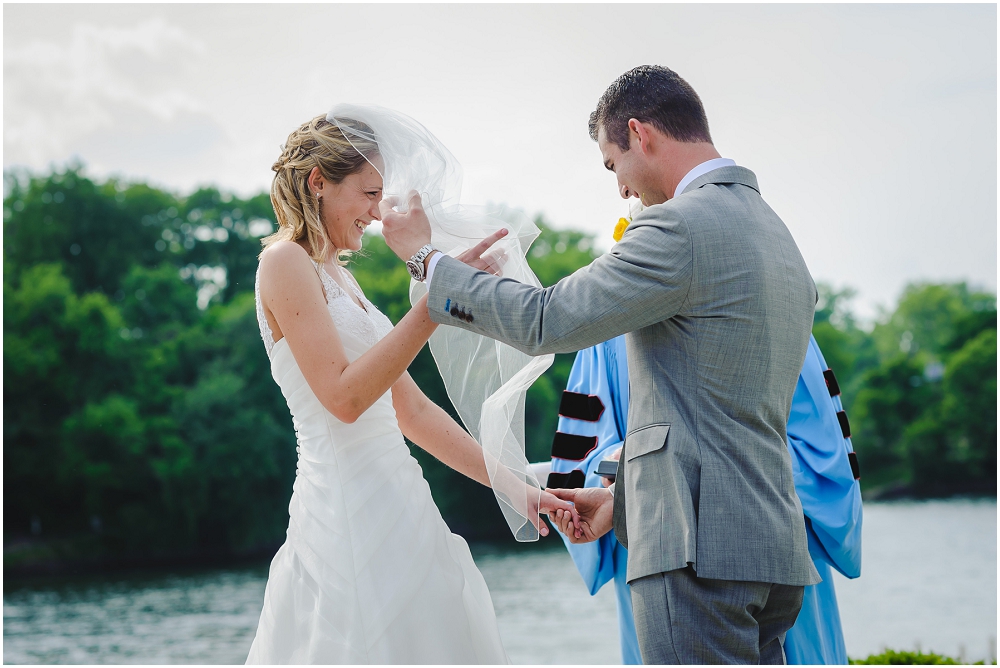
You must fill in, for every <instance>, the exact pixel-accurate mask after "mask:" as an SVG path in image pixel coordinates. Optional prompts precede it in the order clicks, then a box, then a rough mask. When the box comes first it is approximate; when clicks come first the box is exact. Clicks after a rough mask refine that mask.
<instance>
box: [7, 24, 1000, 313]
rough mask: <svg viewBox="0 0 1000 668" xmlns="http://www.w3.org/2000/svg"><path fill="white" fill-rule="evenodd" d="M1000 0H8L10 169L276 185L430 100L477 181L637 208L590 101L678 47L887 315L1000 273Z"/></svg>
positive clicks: (828, 249) (448, 140) (582, 219)
mask: <svg viewBox="0 0 1000 668" xmlns="http://www.w3.org/2000/svg"><path fill="white" fill-rule="evenodd" d="M996 12H997V9H996V5H993V4H973V5H969V4H966V5H929V4H923V5H901V4H896V5H860V4H851V5H826V4H824V5H790V4H778V5H773V4H772V5H749V4H742V5H723V4H707V5H665V4H637V5H625V4H615V5H607V4H582V5H580V4H572V5H571V4H550V5H531V4H509V5H487V4H446V5H423V4H406V5H395V4H345V5H329V4H324V5H319V4H303V5H264V4H254V5H240V4H226V5H195V4H177V5H145V4H142V5H140V4H136V5H132V4H99V5H56V4H34V5H33V4H20V5H18V4H5V5H4V9H3V18H4V22H3V35H4V45H3V49H4V102H3V104H4V114H3V122H4V139H3V143H4V144H3V164H4V170H10V169H19V168H20V169H23V168H27V169H30V170H33V171H36V172H42V171H44V170H46V169H49V168H50V167H52V166H57V167H58V166H60V165H65V164H66V163H67V162H68V161H69V160H71V159H76V160H80V161H82V162H83V163H84V164H85V165H86V170H87V173H89V174H90V175H91V176H93V177H95V178H104V177H107V176H109V175H116V176H119V177H123V178H126V179H131V180H143V181H147V182H150V183H152V184H154V185H157V186H160V187H165V188H168V189H170V190H172V191H175V192H177V193H179V194H184V193H186V192H190V191H191V190H193V189H194V188H196V187H197V186H199V185H215V186H217V187H219V188H221V189H223V190H225V191H229V192H232V193H234V194H238V195H242V196H246V195H250V194H255V193H258V192H260V191H262V190H266V189H267V188H268V187H269V185H270V180H271V176H272V172H271V170H270V166H271V164H272V163H273V162H274V160H275V159H276V158H277V156H278V154H279V150H280V149H279V147H280V145H281V144H282V142H283V141H284V139H285V138H286V137H287V135H288V133H289V132H291V131H292V130H293V129H294V128H295V127H297V126H298V125H299V124H300V123H302V122H304V121H306V120H307V119H309V118H312V117H313V116H316V115H318V114H321V113H325V112H326V111H327V110H328V109H329V108H331V107H332V106H333V105H334V104H336V103H339V102H358V103H375V104H381V105H384V106H387V107H391V108H394V109H397V110H399V111H402V112H404V113H406V114H409V115H410V116H412V117H414V118H416V119H417V120H419V121H420V122H421V123H423V124H424V125H425V126H427V127H428V128H429V129H430V130H431V131H432V132H434V133H435V134H436V135H437V136H438V137H439V138H440V139H441V140H442V141H443V142H444V143H445V145H447V146H448V147H449V148H450V149H451V151H452V152H453V153H454V154H455V156H456V157H457V158H458V159H459V160H460V161H461V162H462V164H463V167H464V172H465V181H464V189H463V201H464V202H465V203H467V204H483V203H487V202H495V203H504V204H507V205H509V206H512V207H516V208H520V209H523V210H524V211H525V212H527V213H528V214H529V215H535V214H538V213H542V214H544V216H545V218H546V220H547V221H549V223H550V224H551V225H552V226H554V227H556V228H574V229H580V230H585V231H588V232H592V233H594V234H596V235H597V242H598V247H599V248H601V249H602V250H606V249H607V248H609V247H610V246H611V245H612V243H613V240H612V238H611V232H612V230H613V229H614V225H615V223H616V222H617V220H618V218H619V217H621V216H623V215H627V212H628V206H627V203H626V202H624V201H623V200H622V199H621V198H620V197H619V195H618V190H617V185H616V181H615V177H614V175H613V174H611V173H610V172H608V171H607V170H605V168H604V166H603V164H602V161H601V155H600V152H599V150H598V149H597V145H596V144H595V143H594V142H593V141H592V140H591V139H590V137H589V136H588V134H587V118H588V116H589V114H590V112H591V111H592V110H593V109H594V107H595V105H596V102H597V100H598V98H599V97H600V96H601V94H602V93H603V92H604V90H605V89H606V88H607V86H608V85H609V84H611V82H612V81H614V79H615V78H616V77H618V76H619V75H620V74H622V73H623V72H625V71H627V70H629V69H631V68H632V67H635V66H637V65H643V64H659V65H665V66H667V67H670V68H671V69H673V70H675V71H676V72H678V73H679V74H680V75H681V76H682V77H684V78H685V79H686V80H687V81H688V82H689V83H690V84H691V85H692V86H693V87H694V88H695V90H696V91H698V94H699V95H700V97H701V99H702V101H703V103H704V105H705V108H706V111H707V114H708V118H709V124H710V127H711V132H712V136H713V139H714V142H715V145H716V147H717V149H718V150H719V152H720V153H721V154H722V155H723V156H724V157H729V158H733V159H734V160H736V161H737V162H738V163H739V164H741V165H743V166H745V167H748V168H749V169H751V170H753V171H754V173H755V174H756V175H757V178H758V181H759V183H760V186H761V193H762V195H763V197H764V199H765V200H766V201H767V202H768V204H770V206H771V207H772V208H773V209H774V210H775V211H776V212H777V213H778V215H779V216H781V218H782V219H783V220H784V222H785V224H786V225H787V226H788V228H789V230H790V231H791V232H792V235H793V236H794V237H795V240H796V242H797V243H798V245H799V248H800V249H801V251H802V254H803V256H804V257H805V259H806V262H807V264H808V266H809V268H810V270H811V272H812V274H813V277H814V278H815V279H816V280H817V281H822V282H825V283H828V284H831V285H833V286H834V287H836V288H844V287H851V288H854V289H855V290H857V292H858V296H857V298H856V299H855V301H854V303H853V306H854V308H855V310H856V312H857V313H858V314H859V315H860V316H862V318H868V319H871V318H874V317H876V315H877V314H878V313H879V309H880V308H886V307H891V306H892V305H893V304H894V303H895V300H896V299H897V298H898V296H899V294H900V292H901V291H902V289H903V287H904V286H905V285H906V284H907V283H908V282H912V281H958V280H964V281H969V282H970V283H971V284H972V285H974V286H976V287H980V288H985V289H989V290H991V291H995V290H996V282H997V13H996Z"/></svg>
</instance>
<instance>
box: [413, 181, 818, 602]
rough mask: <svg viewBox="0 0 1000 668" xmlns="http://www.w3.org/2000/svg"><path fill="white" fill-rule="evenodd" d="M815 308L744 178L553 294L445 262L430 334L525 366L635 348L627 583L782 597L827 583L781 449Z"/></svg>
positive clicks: (810, 289)
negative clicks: (454, 337) (609, 347)
mask: <svg viewBox="0 0 1000 668" xmlns="http://www.w3.org/2000/svg"><path fill="white" fill-rule="evenodd" d="M815 305H816V287H815V285H814V284H813V281H812V278H811V277H810V275H809V270H808V269H807V268H806V264H805V262H804V261H803V259H802V256H801V254H800V253H799V249H798V247H797V246H796V245H795V241H794V240H793V239H792V236H791V234H789V232H788V229H787V228H786V227H785V225H784V223H782V222H781V219H780V218H778V216H777V215H776V214H775V213H774V211H772V210H771V208H770V207H769V206H768V205H767V204H766V203H765V202H764V200H763V199H761V196H760V192H759V189H758V187H757V179H756V178H755V176H754V174H753V172H751V171H750V170H748V169H745V168H742V167H723V168H721V169H716V170H714V171H712V172H709V173H707V174H705V175H703V176H702V177H700V178H698V179H696V180H695V181H693V182H692V183H691V184H690V185H689V186H688V187H687V188H685V190H684V192H683V193H682V194H680V195H678V196H677V197H675V198H674V199H672V200H670V201H668V202H666V203H664V204H660V205H656V206H651V207H649V208H648V209H646V210H645V211H643V212H642V213H641V214H639V215H638V216H636V218H635V220H634V221H633V222H632V224H631V225H630V226H629V228H628V229H627V230H626V232H625V235H624V237H623V238H622V240H621V242H619V243H618V244H616V245H615V246H614V247H613V248H612V249H611V252H610V253H607V254H605V255H603V256H601V257H599V258H597V259H596V260H595V261H594V262H593V263H591V264H590V265H589V266H587V267H584V268H582V269H580V270H579V271H577V272H576V273H574V274H573V275H572V276H568V277H567V278H565V279H563V280H562V281H560V282H559V283H557V284H556V285H554V286H551V287H549V288H545V289H538V288H534V287H532V286H528V285H524V284H522V283H518V282H516V281H513V280H509V279H502V278H497V277H495V276H492V275H490V274H488V273H484V272H480V271H476V270H475V269H472V268H471V267H469V266H467V265H465V264H463V263H461V262H459V261H458V260H455V259H452V258H450V257H444V258H441V260H440V261H439V262H438V264H437V266H436V267H435V270H434V276H433V280H432V282H431V286H430V298H429V301H428V308H429V310H430V313H431V318H432V319H433V320H434V321H435V322H439V323H444V324H448V325H454V326H457V327H462V328H464V329H469V330H472V331H475V332H479V333H481V334H484V335H486V336H489V337H492V338H495V339H499V340H501V341H504V342H506V343H508V344H510V345H511V346H513V347H515V348H517V349H519V350H523V351H524V352H526V353H528V354H530V355H541V354H544V353H559V352H572V351H576V350H581V349H583V348H586V347H588V346H591V345H594V344H596V343H599V342H601V341H605V340H607V339H610V338H613V337H615V336H618V335H619V334H623V333H628V336H627V337H626V345H627V348H628V360H629V376H630V378H631V380H630V383H629V396H630V397H631V399H630V406H629V413H628V434H627V436H626V439H625V448H624V451H623V453H622V463H621V465H620V470H619V476H618V483H617V484H616V485H615V487H616V491H615V495H616V498H615V532H616V534H617V536H618V537H619V539H620V540H621V541H622V543H623V544H626V545H627V547H628V548H629V558H628V579H629V581H631V580H634V579H636V578H640V577H644V576H646V575H652V574H654V573H660V572H664V571H670V570H674V569H678V568H684V567H686V566H687V565H688V564H691V565H693V566H694V568H695V570H696V572H697V574H698V576H699V577H706V578H714V579H722V580H751V581H757V582H769V583H777V584H787V585H807V584H813V583H815V582H818V581H819V579H820V578H819V576H818V574H817V572H816V570H815V568H814V567H813V564H812V560H811V559H810V557H809V552H808V549H807V546H806V532H805V523H804V519H803V515H802V507H801V505H800V503H799V499H798V497H797V496H796V494H795V487H794V484H793V481H792V465H791V458H790V456H789V454H788V448H787V446H786V444H785V425H786V424H787V422H788V414H789V411H790V410H791V403H792V394H793V392H794V390H795V385H796V382H797V379H798V376H799V371H800V370H801V369H802V363H803V361H804V359H805V354H806V347H807V345H808V342H809V333H810V330H811V328H812V321H813V310H814V308H815ZM622 497H624V498H622Z"/></svg>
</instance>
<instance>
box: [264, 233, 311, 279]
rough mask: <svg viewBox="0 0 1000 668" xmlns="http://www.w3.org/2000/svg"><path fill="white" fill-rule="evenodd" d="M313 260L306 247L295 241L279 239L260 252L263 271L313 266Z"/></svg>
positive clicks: (270, 271) (272, 271)
mask: <svg viewBox="0 0 1000 668" xmlns="http://www.w3.org/2000/svg"><path fill="white" fill-rule="evenodd" d="M311 264H312V260H311V259H310V258H309V253H307V252H306V249H305V248H303V247H302V246H300V245H299V244H297V243H295V242H294V241H278V242H276V243H273V244H271V245H270V246H268V247H267V248H265V249H264V252H263V253H261V254H260V270H261V273H262V274H263V273H265V272H267V273H274V272H283V271H287V270H294V269H297V268H300V267H308V266H311Z"/></svg>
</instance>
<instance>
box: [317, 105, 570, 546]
mask: <svg viewBox="0 0 1000 668" xmlns="http://www.w3.org/2000/svg"><path fill="white" fill-rule="evenodd" d="M327 120H328V121H329V122H331V123H335V124H336V125H337V126H338V127H339V128H340V129H341V131H342V132H343V133H344V135H345V136H346V137H347V138H348V140H352V139H362V138H363V139H367V140H374V141H375V142H376V143H377V144H378V149H379V154H380V155H381V157H382V160H383V161H384V163H385V171H384V173H383V174H382V178H383V191H384V193H385V195H386V196H392V195H396V196H398V197H399V198H400V201H401V202H405V201H406V198H405V196H406V194H407V193H408V192H409V191H410V190H416V191H417V192H419V193H420V194H421V199H422V200H423V206H424V210H425V211H426V213H427V217H428V218H429V219H430V222H431V229H432V243H433V245H434V247H435V248H437V249H438V250H440V251H441V252H443V253H446V254H448V255H452V256H455V255H458V254H459V253H461V252H462V251H464V250H466V249H468V248H471V247H472V246H474V245H475V244H476V243H478V242H479V241H481V240H482V239H483V238H485V237H487V236H489V235H490V234H492V233H493V232H495V231H497V230H498V229H500V228H501V227H504V228H507V229H508V230H509V233H508V235H507V237H506V238H505V239H503V240H502V241H500V242H499V243H498V244H497V246H498V248H501V249H502V250H503V251H504V252H505V253H506V255H507V258H508V260H507V262H506V264H505V265H504V266H503V268H502V270H501V275H502V276H505V277H508V278H513V279H515V280H517V281H520V282H522V283H528V284H530V285H535V286H539V285H540V284H539V282H538V279H537V278H536V277H535V274H534V272H532V271H531V268H530V267H528V262H527V260H526V259H525V254H526V253H527V252H528V248H529V247H530V246H531V244H532V242H533V241H534V240H535V239H536V238H537V237H538V234H539V230H538V228H537V227H536V226H535V224H534V223H533V222H532V221H531V220H530V219H529V218H528V217H527V216H525V215H524V214H523V213H521V212H518V211H513V210H510V209H506V208H503V207H492V208H485V207H467V206H462V205H461V203H460V199H461V191H462V168H461V166H460V165H459V163H458V161H457V160H456V159H455V157H454V156H453V155H452V154H451V152H450V151H449V150H448V149H447V148H445V146H444V145H443V144H442V143H441V142H440V141H438V139H437V138H436V137H435V136H434V135H432V134H431V133H430V132H429V131H428V130H427V128H425V127H424V126H423V125H421V124H420V123H418V122H417V121H415V120H413V119H412V118H410V117H409V116H406V115H404V114H401V113H399V112H396V111H392V110H391V109H385V108H383V107H378V106H374V105H353V104H341V105H337V106H336V107H334V108H333V109H332V110H331V111H330V113H329V114H327ZM352 121H354V122H352ZM359 123H361V124H364V126H367V127H363V126H359ZM352 143H353V142H352ZM373 166H375V165H374V164H373ZM376 169H378V167H376ZM380 171H381V170H380ZM426 292H427V287H426V285H425V284H424V283H417V282H414V281H411V283H410V301H411V303H414V302H416V301H417V300H418V299H419V298H420V297H422V296H423V295H424V294H425V293H426ZM430 348H431V353H432V354H433V355H434V361H435V362H436V363H437V366H438V370H439V371H440V372H441V377H442V379H443V380H444V384H445V388H446V389H447V391H448V397H449V398H450V399H451V402H452V404H453V405H454V406H455V409H456V410H457V411H458V414H459V415H460V416H461V418H462V421H463V422H464V423H465V426H466V428H467V429H468V430H469V432H470V433H471V434H472V436H473V438H475V439H476V440H477V441H479V443H480V444H482V446H483V456H484V458H485V460H486V469H487V471H488V472H489V476H490V483H491V485H492V487H493V491H494V493H495V494H496V498H497V502H498V503H499V504H500V509H501V510H502V511H503V514H504V517H505V518H506V520H507V524H508V525H509V526H510V529H511V532H512V533H513V534H514V538H516V539H517V540H518V541H533V540H538V530H537V529H536V528H535V524H536V523H537V522H539V521H540V520H539V518H538V512H537V508H538V500H539V494H540V486H539V484H538V480H537V479H536V478H535V476H534V474H532V473H531V471H530V470H529V467H528V461H527V459H526V458H525V454H524V398H525V394H526V393H527V391H528V388H529V387H531V384H532V383H533V382H534V381H535V379H537V378H538V377H539V376H540V375H542V373H543V372H544V371H545V369H547V368H548V367H549V366H550V365H551V364H552V360H553V356H552V355H543V356H539V357H531V356H529V355H526V354H524V353H522V352H519V351H517V350H515V349H514V348H511V347H510V346H508V345H506V344H503V343H500V342H499V341H495V340H493V339H490V338H487V337H484V336H480V335H478V334H473V333H472V332H467V331H465V330H461V329H458V328H457V327H439V328H438V329H437V331H436V332H435V333H434V335H433V336H432V337H431V339H430Z"/></svg>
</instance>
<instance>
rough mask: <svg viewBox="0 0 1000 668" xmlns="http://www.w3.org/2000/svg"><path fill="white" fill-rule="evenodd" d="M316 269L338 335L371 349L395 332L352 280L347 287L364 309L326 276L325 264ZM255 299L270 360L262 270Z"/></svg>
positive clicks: (271, 340)
mask: <svg viewBox="0 0 1000 668" xmlns="http://www.w3.org/2000/svg"><path fill="white" fill-rule="evenodd" d="M313 267H314V268H315V269H316V274H317V276H319V280H320V281H321V282H322V284H323V292H324V293H326V306H327V309H329V311H330V317H331V318H333V322H334V324H335V325H336V326H337V329H338V331H341V332H347V333H350V334H352V335H354V336H355V337H357V338H359V339H361V340H362V341H364V342H366V343H367V344H368V346H369V347H370V346H373V345H375V344H376V343H378V342H379V340H380V339H381V338H382V337H383V336H385V335H386V334H388V333H389V332H390V331H391V330H392V322H391V321H390V320H389V319H388V318H387V317H385V315H384V314H383V313H382V312H381V311H379V310H378V309H377V308H376V307H375V305H374V304H372V303H371V302H370V301H368V299H367V298H366V297H365V295H364V293H363V292H361V290H360V289H359V288H358V287H357V286H356V285H355V284H354V281H353V279H351V280H350V281H348V283H349V285H350V286H351V290H352V291H353V292H354V294H355V296H357V298H358V301H359V302H361V304H362V305H363V308H362V307H359V306H358V305H357V304H355V303H354V300H353V299H351V296H350V295H349V294H347V292H346V291H345V290H344V288H342V287H340V284H339V283H337V281H335V280H334V279H333V277H332V276H330V274H329V273H327V271H326V269H325V268H324V267H323V265H322V264H320V263H319V262H313ZM254 297H255V298H256V301H257V324H258V326H260V338H261V339H263V341H264V348H265V349H266V350H267V356H268V357H271V356H272V351H273V350H274V336H273V334H272V333H271V327H270V325H268V324H267V317H266V316H265V315H264V304H263V303H262V302H261V300H260V267H258V268H257V278H256V280H255V282H254Z"/></svg>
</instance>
